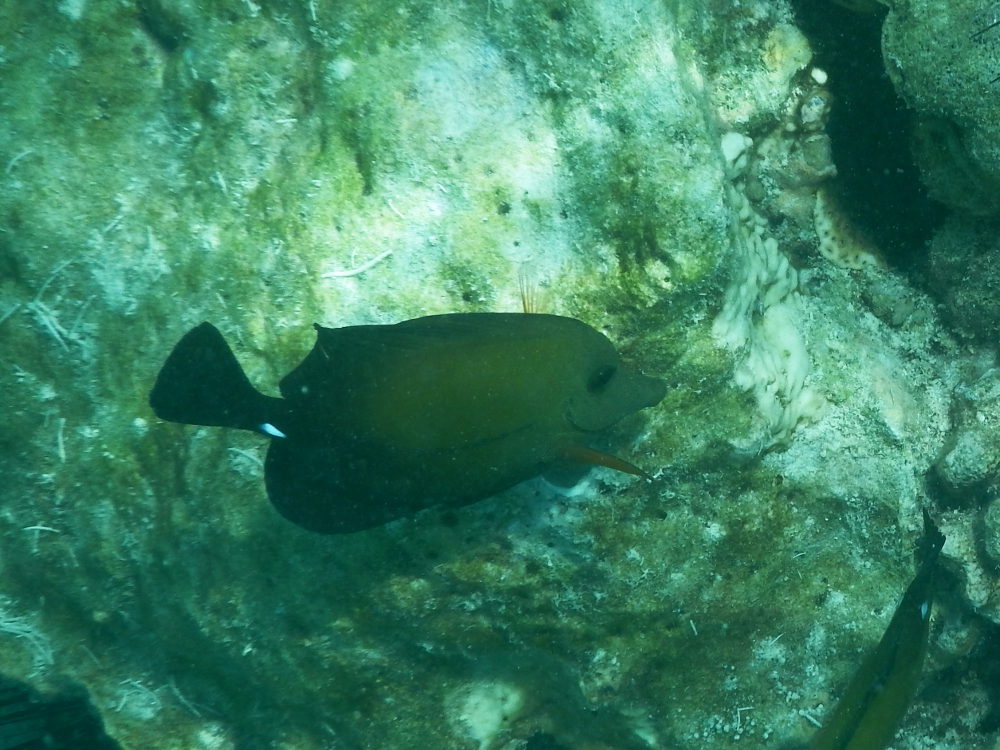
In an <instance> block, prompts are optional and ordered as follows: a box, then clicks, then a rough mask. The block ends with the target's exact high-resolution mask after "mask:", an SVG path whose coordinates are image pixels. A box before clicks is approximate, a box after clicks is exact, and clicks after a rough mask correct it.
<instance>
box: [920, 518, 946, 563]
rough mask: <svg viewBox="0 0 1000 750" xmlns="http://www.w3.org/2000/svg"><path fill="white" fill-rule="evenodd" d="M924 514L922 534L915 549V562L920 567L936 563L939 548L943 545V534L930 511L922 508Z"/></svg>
mask: <svg viewBox="0 0 1000 750" xmlns="http://www.w3.org/2000/svg"><path fill="white" fill-rule="evenodd" d="M923 514H924V536H923V538H922V539H921V540H920V546H919V548H918V549H917V564H918V565H920V566H921V567H924V566H933V565H935V564H936V563H937V558H938V553H939V552H941V548H942V547H943V546H944V541H945V539H944V534H942V533H941V530H940V529H939V528H938V527H937V524H936V523H934V519H933V518H931V515H930V513H928V512H927V509H926V508H924V509H923Z"/></svg>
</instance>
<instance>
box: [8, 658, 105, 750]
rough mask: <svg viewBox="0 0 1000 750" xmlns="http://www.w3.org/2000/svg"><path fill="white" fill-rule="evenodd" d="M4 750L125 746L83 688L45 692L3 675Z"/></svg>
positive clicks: (101, 749) (97, 749)
mask: <svg viewBox="0 0 1000 750" xmlns="http://www.w3.org/2000/svg"><path fill="white" fill-rule="evenodd" d="M0 750H121V746H120V745H119V744H118V743H117V742H115V741H114V740H113V739H111V738H110V737H108V736H107V735H106V734H105V733H104V725H103V724H102V722H101V719H100V717H99V716H98V714H97V711H96V709H95V708H94V707H93V705H91V703H90V700H89V699H88V697H87V693H86V691H85V690H84V689H83V688H80V687H74V688H68V689H66V690H65V691H63V692H61V693H59V694H57V695H51V696H43V695H41V694H40V693H38V692H37V691H35V690H32V689H31V688H30V687H29V686H28V685H26V684H24V683H22V682H18V681H17V680H13V679H10V678H9V677H5V676H3V675H0Z"/></svg>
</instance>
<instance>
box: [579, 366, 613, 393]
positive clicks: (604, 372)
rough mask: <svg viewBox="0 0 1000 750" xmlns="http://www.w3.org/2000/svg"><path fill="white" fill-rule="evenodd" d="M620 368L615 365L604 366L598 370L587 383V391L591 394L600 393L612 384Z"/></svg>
mask: <svg viewBox="0 0 1000 750" xmlns="http://www.w3.org/2000/svg"><path fill="white" fill-rule="evenodd" d="M617 371H618V368H617V367H615V366H614V365H604V366H603V367H599V368H597V370H596V371H595V372H594V374H593V375H591V376H590V379H589V380H588V381H587V390H588V391H590V392H591V393H600V392H601V391H603V390H604V388H605V387H606V386H607V385H608V383H610V382H611V378H613V377H614V375H615V372H617Z"/></svg>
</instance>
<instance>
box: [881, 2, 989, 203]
mask: <svg viewBox="0 0 1000 750" xmlns="http://www.w3.org/2000/svg"><path fill="white" fill-rule="evenodd" d="M994 20H995V19H994V17H993V16H991V15H990V11H989V10H988V9H987V8H986V7H985V6H984V5H983V4H982V3H980V2H976V1H975V0H957V1H956V2H952V3H948V4H947V5H942V4H940V3H937V2H934V0H915V1H914V2H907V3H902V4H896V5H893V6H892V7H890V9H889V13H888V15H887V16H886V20H885V24H884V27H883V36H882V46H883V53H884V56H885V60H886V71H887V72H888V74H889V76H890V78H891V79H892V81H893V83H894V84H895V86H896V90H897V91H898V92H899V94H900V95H901V96H902V97H903V98H904V99H905V100H906V102H907V104H908V105H909V106H910V107H911V108H912V109H913V110H914V112H915V115H916V126H915V137H914V147H915V152H916V156H917V160H918V163H919V165H920V168H921V170H922V172H923V176H924V182H925V184H926V185H927V188H928V191H929V193H930V195H931V197H933V198H934V199H936V200H939V201H941V202H942V203H945V204H946V205H948V206H949V207H950V208H952V209H954V210H955V211H958V212H959V213H963V214H967V215H971V216H996V215H997V212H998V211H1000V198H998V195H1000V191H998V188H1000V135H998V134H1000V114H998V112H997V109H996V107H995V106H994V101H995V98H996V94H997V91H998V88H997V87H998V85H1000V83H998V79H997V76H998V75H1000V70H997V69H996V62H997V58H996V49H997V45H998V44H1000V28H998V27H993V28H990V24H991V23H992V22H993V21H994Z"/></svg>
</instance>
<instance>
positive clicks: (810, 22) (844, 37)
mask: <svg viewBox="0 0 1000 750" xmlns="http://www.w3.org/2000/svg"><path fill="white" fill-rule="evenodd" d="M792 6H793V7H794V8H795V13H796V17H797V19H798V23H799V26H800V28H801V29H802V31H803V32H804V33H805V35H806V36H807V37H808V38H809V41H810V43H811V44H812V46H813V49H814V51H815V53H816V57H815V59H814V61H813V62H814V63H815V64H816V65H817V66H819V67H820V68H822V69H823V70H825V71H826V72H827V73H828V74H829V81H828V84H827V87H828V88H829V90H830V92H831V93H832V94H833V95H834V103H833V109H832V111H831V114H830V121H829V124H828V126H827V132H828V134H829V135H830V139H831V141H832V144H833V156H834V162H835V163H836V165H837V171H838V176H837V179H836V180H835V183H834V188H833V190H834V193H835V195H836V198H837V200H838V203H839V204H840V206H841V208H842V209H843V210H844V211H845V212H846V213H847V215H848V216H850V217H851V219H852V220H853V221H854V222H856V223H857V225H858V226H859V227H860V228H862V229H863V230H864V231H865V232H866V233H867V234H868V235H869V236H870V237H871V238H872V239H873V240H874V241H875V243H876V244H877V245H878V247H879V248H880V249H881V250H882V251H883V252H884V253H885V256H886V260H887V261H888V262H889V264H890V265H892V266H894V267H897V268H900V269H903V270H906V269H907V268H909V267H911V266H913V265H915V264H917V263H919V262H920V261H921V260H922V259H923V257H924V255H925V251H926V245H927V241H928V239H930V236H931V233H932V232H933V230H934V229H935V228H936V227H937V226H938V225H939V224H940V222H941V221H942V220H943V218H944V216H945V208H944V207H943V206H941V205H940V204H938V203H935V202H934V201H932V200H931V199H930V198H929V197H928V196H927V192H926V190H925V189H924V186H923V183H922V182H921V180H920V174H919V172H918V170H917V167H916V164H915V163H914V159H913V155H912V151H911V148H910V142H911V137H912V119H913V115H912V113H911V112H910V110H909V109H908V108H907V107H906V104H905V103H904V102H903V100H902V99H900V98H899V97H898V96H897V95H896V92H895V89H894V88H893V86H892V82H891V81H890V80H889V77H888V75H887V74H886V72H885V66H884V63H883V60H882V48H881V34H882V21H883V19H884V17H885V11H884V10H882V11H880V12H877V13H858V12H854V11H850V10H848V9H846V8H843V7H841V6H839V5H837V4H835V3H832V2H815V0H792Z"/></svg>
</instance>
